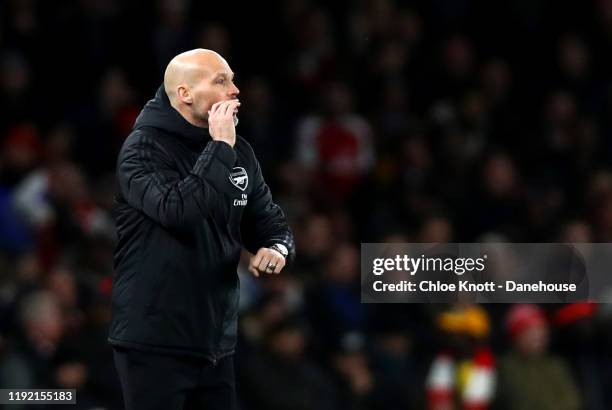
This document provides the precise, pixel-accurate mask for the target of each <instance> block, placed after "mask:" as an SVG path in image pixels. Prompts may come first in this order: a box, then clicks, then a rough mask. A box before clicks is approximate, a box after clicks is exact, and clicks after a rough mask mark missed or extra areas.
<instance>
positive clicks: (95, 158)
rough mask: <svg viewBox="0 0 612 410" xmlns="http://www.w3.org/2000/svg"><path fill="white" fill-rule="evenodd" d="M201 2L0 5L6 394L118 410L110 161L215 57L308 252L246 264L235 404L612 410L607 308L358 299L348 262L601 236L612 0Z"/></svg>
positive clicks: (609, 234) (1, 300)
mask: <svg viewBox="0 0 612 410" xmlns="http://www.w3.org/2000/svg"><path fill="white" fill-rule="evenodd" d="M211 3H213V2H196V1H189V0H157V1H155V2H144V3H143V2H137V1H119V0H78V1H76V0H71V1H62V2H44V1H40V0H6V1H3V2H1V3H0V101H2V107H3V108H2V110H0V147H1V149H0V386H1V387H20V388H34V387H39V388H76V389H77V390H78V394H77V400H78V404H77V406H76V408H79V409H94V408H106V409H109V410H110V409H119V408H121V403H122V401H121V400H122V399H121V393H120V389H119V385H118V380H117V377H116V374H115V370H114V367H113V363H112V354H111V349H110V346H109V345H108V344H107V342H106V336H107V334H106V332H107V326H108V322H109V305H110V300H109V298H110V289H111V286H112V273H113V263H112V262H113V258H112V255H113V249H114V244H115V231H114V221H113V218H112V206H113V201H114V184H115V181H114V166H115V160H116V154H117V152H118V149H119V147H120V146H121V144H122V141H123V139H124V138H125V137H126V136H127V135H128V134H129V132H130V129H131V126H132V124H133V121H134V119H135V118H136V116H137V115H138V113H139V110H140V109H141V107H142V106H143V104H144V103H145V102H146V101H147V100H148V99H149V98H151V97H152V96H153V94H154V91H155V90H156V88H157V87H158V86H159V84H160V83H161V80H162V76H163V70H164V68H165V66H166V64H167V63H168V61H169V60H170V59H171V58H172V57H173V56H174V55H176V54H178V53H180V52H182V51H185V50H188V49H192V48H196V47H203V48H210V49H213V50H216V51H218V52H219V53H221V54H222V55H223V56H225V57H226V58H227V60H228V62H229V64H230V66H231V67H232V69H233V70H234V71H235V72H236V74H237V77H236V82H237V85H238V87H239V88H240V90H241V93H240V95H239V98H240V100H241V101H242V109H241V113H240V123H239V125H238V128H237V130H238V133H239V134H240V135H242V136H244V137H245V138H246V139H247V140H248V141H249V142H250V143H251V144H252V145H253V147H254V149H255V152H256V154H257V156H258V158H259V161H260V163H261V166H262V168H263V170H264V175H265V177H266V179H267V182H268V184H269V185H270V186H271V188H272V192H273V193H274V197H275V200H276V202H278V203H279V204H280V205H281V206H282V208H283V209H284V210H285V213H286V214H287V216H288V218H289V220H290V224H291V226H292V228H293V230H294V233H295V236H296V243H297V253H298V258H297V260H296V261H295V263H294V264H293V265H292V266H290V267H288V268H287V270H286V271H285V272H284V273H283V274H282V275H280V276H274V277H266V278H260V279H256V278H253V277H252V276H251V275H250V274H249V273H248V272H247V271H246V268H245V264H244V261H246V260H247V259H246V257H245V258H244V261H243V263H242V264H241V266H240V269H239V275H240V278H241V310H242V314H241V320H240V343H239V347H238V349H239V350H238V352H237V360H236V366H237V375H238V387H239V395H240V401H241V405H242V408H243V409H245V410H260V409H261V410H263V409H267V410H268V409H269V410H274V409H278V410H287V409H293V410H298V409H304V410H306V409H355V410H361V409H364V410H366V409H373V410H375V409H386V410H394V409H398V410H399V409H435V410H450V409H470V410H484V409H543V410H545V409H568V410H571V409H589V410H600V409H601V410H603V409H607V408H610V405H611V403H612V385H611V384H612V360H611V355H610V351H611V350H612V347H611V346H612V331H611V329H612V309H611V308H610V306H608V305H605V304H599V305H595V304H591V303H586V302H585V303H576V304H569V305H544V306H535V305H483V306H475V305H452V306H447V305H418V304H397V305H376V304H361V303H360V288H359V285H360V284H359V282H360V274H359V261H360V253H359V252H360V243H363V242H470V241H487V240H492V241H499V242H557V241H561V242H607V241H611V240H612V169H611V160H610V158H612V156H611V154H612V121H611V120H610V118H612V116H611V115H610V114H612V76H611V75H610V73H611V72H612V60H610V59H609V58H608V54H609V50H610V47H611V46H612V0H598V1H595V2H568V3H567V4H566V3H564V2H553V1H545V0H520V1H513V2H506V3H510V4H501V3H499V2H485V1H478V0H433V1H425V0H422V1H406V2H400V1H392V0H360V1H347V0H343V1H334V2H318V1H314V0H312V1H311V0H287V1H274V2H269V3H268V2H244V3H240V2H239V3H235V4H232V5H231V6H228V5H225V4H223V2H218V4H211ZM263 3H265V4H263ZM228 7H229V8H228ZM15 408H20V407H19V406H16V407H15ZM36 408H39V407H36Z"/></svg>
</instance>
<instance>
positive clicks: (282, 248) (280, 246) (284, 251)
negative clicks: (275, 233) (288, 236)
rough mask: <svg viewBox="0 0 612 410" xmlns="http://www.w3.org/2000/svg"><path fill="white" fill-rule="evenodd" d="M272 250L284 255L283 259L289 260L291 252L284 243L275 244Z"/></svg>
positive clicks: (271, 247)
mask: <svg viewBox="0 0 612 410" xmlns="http://www.w3.org/2000/svg"><path fill="white" fill-rule="evenodd" d="M270 249H274V250H275V251H277V252H278V253H280V254H281V255H283V258H285V259H287V256H289V250H288V249H287V247H286V246H285V245H283V244H282V243H275V244H274V245H272V246H270Z"/></svg>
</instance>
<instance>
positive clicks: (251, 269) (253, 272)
mask: <svg viewBox="0 0 612 410" xmlns="http://www.w3.org/2000/svg"><path fill="white" fill-rule="evenodd" d="M249 272H251V273H252V274H253V275H254V276H255V277H257V278H258V277H259V271H258V270H257V269H255V267H254V266H249Z"/></svg>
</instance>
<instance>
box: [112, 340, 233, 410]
mask: <svg viewBox="0 0 612 410" xmlns="http://www.w3.org/2000/svg"><path fill="white" fill-rule="evenodd" d="M114 358H115V367H116V368H117V373H118V374H119V381H120V382H121V389H122V390H123V401H124V403H125V409H126V410H156V409H159V410H162V409H163V410H195V409H198V410H236V409H237V404H236V384H235V376H234V361H233V358H232V356H227V357H225V358H222V359H221V360H219V361H218V362H217V364H216V365H213V364H212V363H211V362H210V361H208V360H206V359H199V358H192V357H181V356H172V355H162V354H156V353H149V352H142V351H138V350H132V349H124V348H117V347H115V349H114Z"/></svg>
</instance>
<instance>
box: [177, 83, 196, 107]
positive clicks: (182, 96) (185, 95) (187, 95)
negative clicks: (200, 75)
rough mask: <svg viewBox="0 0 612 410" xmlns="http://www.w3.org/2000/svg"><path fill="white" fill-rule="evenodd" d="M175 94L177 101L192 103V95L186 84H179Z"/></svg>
mask: <svg viewBox="0 0 612 410" xmlns="http://www.w3.org/2000/svg"><path fill="white" fill-rule="evenodd" d="M176 95H177V96H178V99H179V101H181V102H182V103H184V104H192V103H193V97H192V95H191V92H189V88H187V86H185V85H179V86H178V87H177V88H176Z"/></svg>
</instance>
